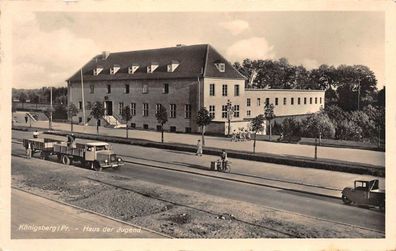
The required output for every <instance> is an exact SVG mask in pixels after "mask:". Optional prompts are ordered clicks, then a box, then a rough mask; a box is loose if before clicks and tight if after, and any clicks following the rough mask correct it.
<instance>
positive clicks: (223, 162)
mask: <svg viewBox="0 0 396 251" xmlns="http://www.w3.org/2000/svg"><path fill="white" fill-rule="evenodd" d="M220 161H221V168H222V170H223V171H224V170H226V168H227V163H228V157H227V152H226V151H225V150H224V149H223V150H221V154H220Z"/></svg>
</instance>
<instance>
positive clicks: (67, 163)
mask: <svg viewBox="0 0 396 251" xmlns="http://www.w3.org/2000/svg"><path fill="white" fill-rule="evenodd" d="M62 163H63V164H65V165H70V163H71V161H70V158H69V157H68V156H66V155H63V157H62Z"/></svg>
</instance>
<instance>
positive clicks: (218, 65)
mask: <svg viewBox="0 0 396 251" xmlns="http://www.w3.org/2000/svg"><path fill="white" fill-rule="evenodd" d="M215 66H216V68H217V70H218V71H219V72H225V63H222V62H215Z"/></svg>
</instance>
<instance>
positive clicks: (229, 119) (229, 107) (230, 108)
mask: <svg viewBox="0 0 396 251" xmlns="http://www.w3.org/2000/svg"><path fill="white" fill-rule="evenodd" d="M232 112H233V109H232V103H231V101H230V100H227V121H228V131H227V136H228V137H229V136H230V131H231V117H232Z"/></svg>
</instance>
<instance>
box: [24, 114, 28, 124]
mask: <svg viewBox="0 0 396 251" xmlns="http://www.w3.org/2000/svg"><path fill="white" fill-rule="evenodd" d="M28 119H29V118H28V115H27V113H26V115H25V123H26V124H27V122H28Z"/></svg>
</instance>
